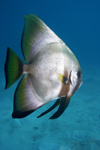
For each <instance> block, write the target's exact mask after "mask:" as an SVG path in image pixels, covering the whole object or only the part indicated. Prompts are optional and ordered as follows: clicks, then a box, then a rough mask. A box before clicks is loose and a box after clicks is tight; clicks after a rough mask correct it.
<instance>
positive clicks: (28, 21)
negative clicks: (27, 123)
mask: <svg viewBox="0 0 100 150" xmlns="http://www.w3.org/2000/svg"><path fill="white" fill-rule="evenodd" d="M21 51H22V54H23V57H24V60H25V62H23V61H22V60H21V59H20V58H19V56H17V55H16V53H15V52H14V51H13V50H12V49H11V48H9V47H8V48H7V54H6V60H5V65H4V71H5V89H8V88H9V87H11V86H12V85H13V84H14V83H15V82H16V81H17V80H18V79H19V78H20V81H19V83H18V85H17V87H16V90H15V93H14V100H13V112H12V117H13V118H18V119H20V118H24V117H27V116H28V115H30V114H31V113H33V112H34V111H35V110H37V109H38V108H40V107H42V106H43V105H45V104H47V103H49V102H51V101H53V100H55V103H54V104H53V106H51V107H50V108H49V109H47V110H46V111H44V112H43V113H41V114H40V115H39V116H38V117H37V118H40V117H42V116H44V115H46V114H47V113H49V112H50V111H52V110H53V109H54V108H56V107H57V106H58V110H57V111H56V112H55V113H54V114H53V115H52V116H51V117H50V118H49V119H56V118H58V117H60V116H61V115H62V114H63V112H64V111H65V109H66V108H67V106H68V104H69V102H70V99H71V97H72V96H73V94H74V93H75V92H76V91H77V90H78V88H79V87H80V86H81V84H82V70H81V67H80V64H79V62H78V60H77V58H76V56H75V55H74V53H73V52H72V51H71V50H70V49H69V47H68V46H67V45H66V44H65V43H64V42H63V41H62V40H61V39H60V38H59V37H58V36H57V35H56V34H55V33H54V32H53V31H52V30H51V29H50V28H49V27H48V26H47V25H46V24H45V23H44V22H43V21H42V20H41V19H40V18H39V17H37V16H36V15H33V14H29V15H26V16H24V29H23V32H22V38H21Z"/></svg>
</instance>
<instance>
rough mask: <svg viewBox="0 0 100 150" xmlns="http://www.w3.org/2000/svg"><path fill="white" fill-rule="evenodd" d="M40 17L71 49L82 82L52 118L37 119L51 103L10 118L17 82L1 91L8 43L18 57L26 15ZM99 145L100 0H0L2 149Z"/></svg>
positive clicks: (68, 149)
mask: <svg viewBox="0 0 100 150" xmlns="http://www.w3.org/2000/svg"><path fill="white" fill-rule="evenodd" d="M28 14H35V15H37V16H38V17H40V18H41V19H42V20H43V21H44V22H45V23H46V24H47V25H48V26H49V27H50V28H51V29H52V30H53V31H54V32H55V33H56V34H57V35H58V36H59V37H60V38H61V39H62V40H63V41H64V42H65V43H66V44H67V45H68V47H69V48H70V49H71V50H72V51H73V52H74V54H75V55H76V57H77V58H78V60H79V62H80V65H81V68H82V72H83V85H82V86H81V88H80V89H79V90H78V91H77V92H76V93H75V95H74V96H73V97H72V99H71V102H70V104H69V106H68V108H67V109H66V111H65V112H64V113H63V115H62V116H61V117H60V118H58V119H56V120H49V119H48V118H49V117H50V116H51V115H52V114H53V113H54V111H52V112H50V113H49V114H47V115H46V116H44V117H42V118H40V119H38V118H36V117H37V116H38V115H39V114H40V113H41V112H43V111H44V110H45V109H46V108H48V107H50V106H51V105H52V104H53V102H51V103H49V104H47V105H46V106H43V107H42V108H40V109H38V110H37V111H36V112H34V113H32V114H31V115H30V116H28V117H26V118H24V119H20V120H17V119H12V117H11V113H12V109H13V95H14V91H15V89H16V86H17V83H15V84H14V85H13V86H12V87H10V88H9V89H7V90H4V86H5V77H4V63H5V58H6V50H7V47H8V46H9V47H10V48H12V49H13V50H14V51H15V52H16V53H17V54H18V55H19V56H20V58H21V59H22V60H24V59H23V56H22V53H21V48H20V43H21V35H22V31H23V26H24V15H28ZM22 149H24V150H47V149H48V150H100V1H99V0H88V1H87V0H84V1H80V0H75V1H74V0H72V1H67V0H41V1H40V0H28V1H25V0H21V1H13V0H9V1H6V0H3V1H0V150H22Z"/></svg>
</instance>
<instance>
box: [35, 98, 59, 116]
mask: <svg viewBox="0 0 100 150" xmlns="http://www.w3.org/2000/svg"><path fill="white" fill-rule="evenodd" d="M59 103H60V99H58V100H57V101H56V102H55V103H54V105H53V106H51V107H50V108H49V109H48V110H46V111H44V112H43V113H41V114H40V115H39V116H38V117H37V118H40V117H42V116H44V115H45V114H47V113H49V112H50V111H52V110H53V109H54V108H56V107H57V106H58V105H59Z"/></svg>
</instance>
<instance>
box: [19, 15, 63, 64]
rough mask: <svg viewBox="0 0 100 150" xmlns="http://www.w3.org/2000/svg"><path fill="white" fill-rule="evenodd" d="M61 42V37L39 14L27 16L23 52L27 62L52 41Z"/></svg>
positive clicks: (23, 36)
mask: <svg viewBox="0 0 100 150" xmlns="http://www.w3.org/2000/svg"><path fill="white" fill-rule="evenodd" d="M56 42H57V43H59V42H60V43H61V39H60V38H59V37H58V36H57V35H56V34H55V33H54V32H53V31H52V30H51V29H50V28H49V27H48V26H47V25H46V24H45V23H44V22H43V21H42V20H41V19H40V18H38V17H37V16H35V15H32V14H30V15H28V16H25V24H24V30H23V34H22V42H21V46H22V52H23V55H24V58H25V61H26V62H27V63H30V62H31V61H32V59H33V57H34V55H35V54H36V52H38V51H39V50H40V49H41V48H43V47H44V46H45V45H47V44H50V43H56Z"/></svg>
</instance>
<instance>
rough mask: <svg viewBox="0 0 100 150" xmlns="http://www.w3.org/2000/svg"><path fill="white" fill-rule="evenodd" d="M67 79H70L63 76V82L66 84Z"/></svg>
mask: <svg viewBox="0 0 100 150" xmlns="http://www.w3.org/2000/svg"><path fill="white" fill-rule="evenodd" d="M67 80H68V79H67V78H66V77H64V76H63V83H64V84H66V82H67Z"/></svg>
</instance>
